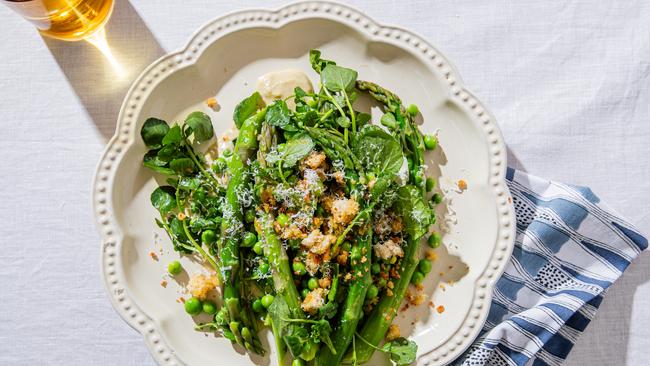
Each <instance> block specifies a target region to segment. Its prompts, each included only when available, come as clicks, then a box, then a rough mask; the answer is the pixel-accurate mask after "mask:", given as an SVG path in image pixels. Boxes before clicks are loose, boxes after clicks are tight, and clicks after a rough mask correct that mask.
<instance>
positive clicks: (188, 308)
mask: <svg viewBox="0 0 650 366" xmlns="http://www.w3.org/2000/svg"><path fill="white" fill-rule="evenodd" d="M201 310H203V305H202V304H201V300H199V299H197V298H196V297H192V298H190V299H188V300H186V301H185V312H186V313H188V314H190V315H198V314H199V313H200V312H201Z"/></svg>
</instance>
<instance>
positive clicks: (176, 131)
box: [162, 123, 183, 146]
mask: <svg viewBox="0 0 650 366" xmlns="http://www.w3.org/2000/svg"><path fill="white" fill-rule="evenodd" d="M182 138H183V136H182V135H181V126H179V125H177V124H176V123H174V125H173V126H172V128H170V129H169V131H167V134H166V135H165V137H164V138H163V139H162V144H163V146H167V145H171V144H178V143H179V142H181V139H182Z"/></svg>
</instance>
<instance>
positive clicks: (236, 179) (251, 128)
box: [219, 110, 266, 354]
mask: <svg viewBox="0 0 650 366" xmlns="http://www.w3.org/2000/svg"><path fill="white" fill-rule="evenodd" d="M265 112H266V111H265V110H262V111H260V112H258V113H257V114H256V115H254V116H252V117H250V118H248V119H247V120H246V121H245V122H244V123H243V124H242V125H241V129H240V132H239V138H238V139H237V143H236V145H235V152H234V154H233V156H232V159H231V160H230V162H229V163H228V169H229V170H230V181H229V182H228V188H227V191H226V200H225V203H224V207H223V211H224V216H223V221H222V224H221V232H222V237H223V242H222V243H221V244H220V246H221V248H220V251H219V252H220V257H221V272H222V277H223V279H224V284H223V285H224V293H223V299H224V305H225V306H226V308H227V309H228V315H229V327H230V330H231V331H232V333H233V334H234V335H235V339H236V341H237V343H238V344H241V345H242V346H244V347H245V348H246V349H247V350H249V351H252V352H255V353H260V354H263V353H264V349H263V348H262V345H261V343H260V341H259V339H258V337H257V334H254V333H255V332H254V331H251V330H254V329H255V327H254V326H253V325H254V324H253V320H252V319H251V318H250V316H249V312H247V311H241V309H242V307H243V306H244V304H243V303H242V302H241V301H240V287H241V283H240V273H239V268H240V256H239V244H240V241H241V236H242V235H241V234H242V228H243V219H242V207H241V203H240V202H239V198H238V192H240V190H241V189H242V187H244V186H245V185H246V184H247V181H248V179H249V177H248V176H249V175H248V174H246V168H247V167H246V162H247V161H248V158H249V157H250V156H252V154H253V153H254V152H255V149H257V133H258V131H259V129H260V126H261V124H262V120H263V119H264V115H265ZM245 328H246V329H247V331H246V330H244V329H245Z"/></svg>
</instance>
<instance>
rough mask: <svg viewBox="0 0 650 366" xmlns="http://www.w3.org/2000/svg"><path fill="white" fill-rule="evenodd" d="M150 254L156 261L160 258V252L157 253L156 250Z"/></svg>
mask: <svg viewBox="0 0 650 366" xmlns="http://www.w3.org/2000/svg"><path fill="white" fill-rule="evenodd" d="M149 256H150V257H151V259H153V260H155V261H157V260H158V254H156V252H154V251H151V252H149Z"/></svg>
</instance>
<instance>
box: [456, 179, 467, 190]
mask: <svg viewBox="0 0 650 366" xmlns="http://www.w3.org/2000/svg"><path fill="white" fill-rule="evenodd" d="M458 189H460V190H461V191H464V190H466V189H467V182H466V181H465V180H464V179H459V180H458Z"/></svg>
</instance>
